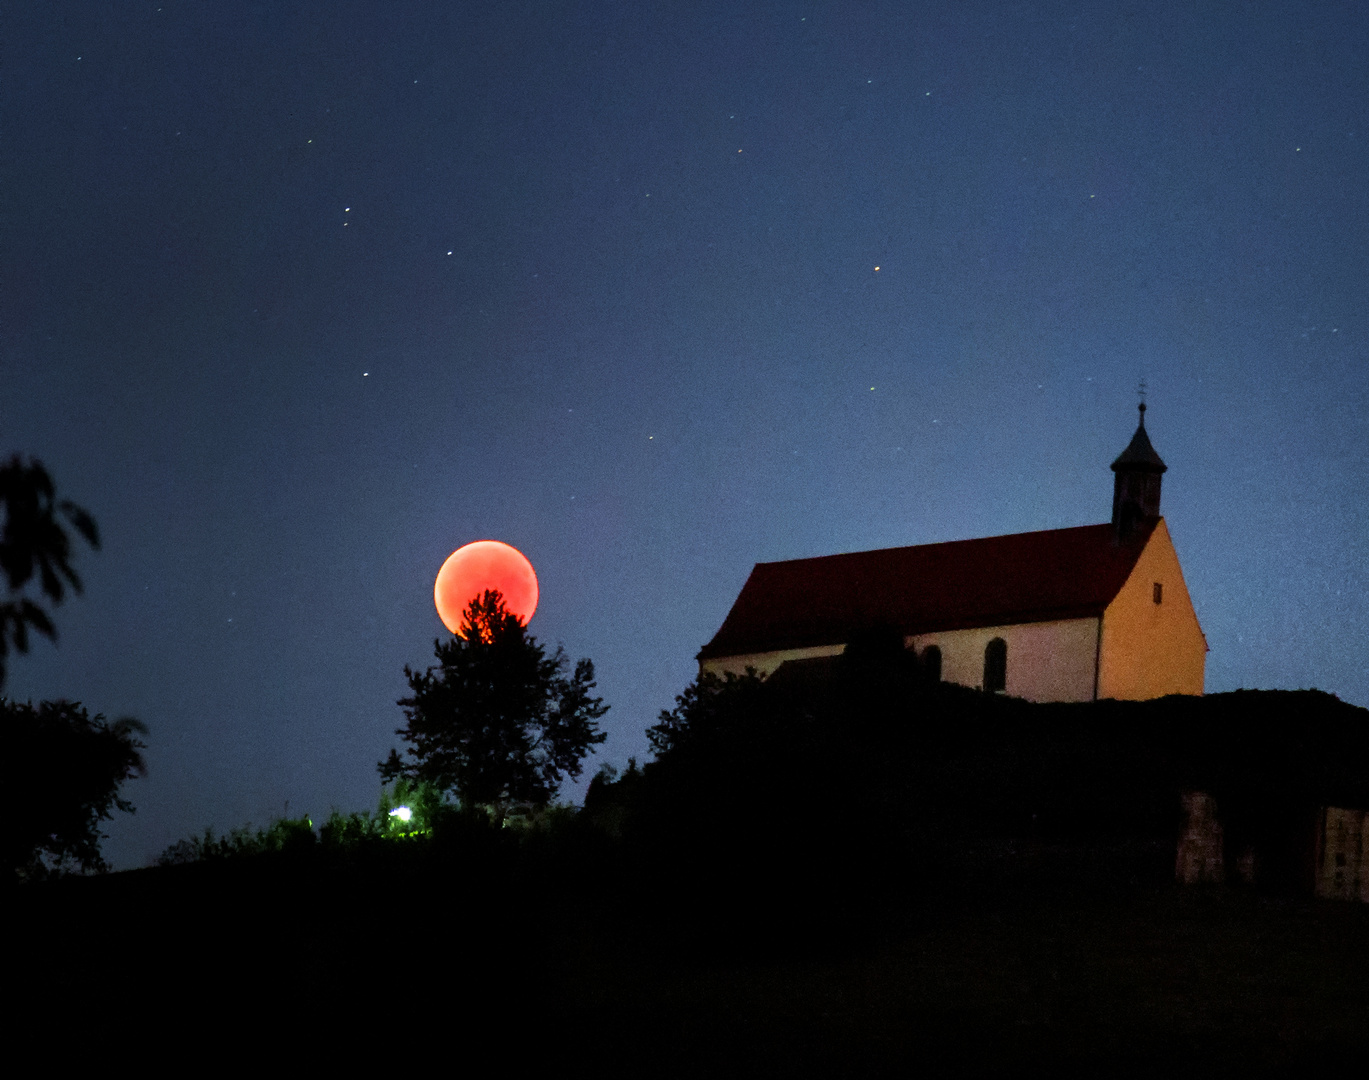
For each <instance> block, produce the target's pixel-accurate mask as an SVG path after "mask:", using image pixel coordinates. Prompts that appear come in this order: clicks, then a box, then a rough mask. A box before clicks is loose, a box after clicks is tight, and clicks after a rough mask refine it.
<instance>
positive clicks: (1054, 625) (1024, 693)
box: [906, 619, 1098, 701]
mask: <svg viewBox="0 0 1369 1080" xmlns="http://www.w3.org/2000/svg"><path fill="white" fill-rule="evenodd" d="M996 637H1001V638H1002V639H1003V640H1004V641H1005V642H1007V645H1008V679H1007V684H1008V685H1007V693H1008V694H1009V695H1010V696H1012V697H1020V698H1026V699H1027V700H1028V701H1092V700H1093V673H1094V661H1095V658H1096V657H1097V649H1098V620H1097V619H1060V620H1057V621H1054V622H1039V623H1020V624H1018V625H1016V626H985V627H978V628H976V629H974V630H949V631H944V632H942V633H936V634H918V635H916V636H914V637H910V638H907V639H906V643H907V644H910V645H912V646H913V647H915V648H916V649H917V651H918V653H919V654H920V653H921V652H922V650H923V649H925V648H926V647H927V646H928V645H936V646H938V647H939V648H940V649H941V678H942V679H943V680H945V681H946V682H954V683H959V684H960V685H961V686H976V687H977V686H981V685H982V684H983V682H984V647H985V646H986V645H988V644H989V642H990V641H992V640H993V639H994V638H996Z"/></svg>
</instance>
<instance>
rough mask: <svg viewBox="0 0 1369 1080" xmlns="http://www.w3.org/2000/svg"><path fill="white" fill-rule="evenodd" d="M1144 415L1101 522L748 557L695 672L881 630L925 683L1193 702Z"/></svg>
mask: <svg viewBox="0 0 1369 1080" xmlns="http://www.w3.org/2000/svg"><path fill="white" fill-rule="evenodd" d="M1145 420H1146V406H1145V403H1144V402H1142V403H1141V406H1140V423H1139V424H1138V426H1137V428H1136V433H1135V435H1133V436H1132V439H1131V442H1130V443H1129V444H1128V445H1127V448H1126V449H1125V450H1123V451H1122V453H1121V454H1120V455H1119V456H1118V458H1117V460H1116V461H1114V462H1113V463H1112V472H1113V493H1112V520H1111V521H1110V522H1107V523H1104V524H1099V525H1083V526H1080V527H1077V528H1070V529H1048V530H1044V531H1041V532H1028V533H1015V534H1012V535H1010V536H992V537H987V538H984V539H979V540H958V541H953V542H951V543H943V544H921V545H917V546H915V547H900V548H886V549H884V550H881V551H860V552H852V553H850V554H845V555H826V556H822V557H819V558H812V559H791V560H787V561H785V562H771V563H757V564H756V566H755V567H754V568H753V569H752V571H751V575H750V576H749V577H748V578H747V580H746V584H745V585H744V586H743V587H742V591H741V594H740V595H739V596H738V597H737V599H736V602H735V603H733V605H732V610H731V611H730V612H728V615H727V618H726V619H725V620H724V621H723V624H722V627H721V628H720V629H719V630H718V632H717V633H716V634H715V635H714V636H713V640H712V641H710V642H709V643H708V644H707V645H705V646H704V647H703V649H702V650H701V651H700V652H699V654H698V661H699V670H700V673H701V674H702V673H708V672H712V673H715V674H723V673H725V672H735V673H736V674H739V675H740V674H742V673H744V672H745V671H746V670H747V669H748V668H750V669H754V670H755V671H756V672H757V673H758V674H761V675H765V676H770V675H773V674H774V673H775V672H776V671H778V670H779V668H780V667H781V666H782V665H784V664H792V665H795V666H796V667H797V666H801V665H805V664H813V663H820V662H821V660H820V658H824V657H832V656H836V655H838V654H840V653H841V652H842V651H843V650H844V649H845V648H846V644H847V642H849V641H851V640H852V638H853V637H855V636H857V635H859V634H861V633H862V632H864V631H867V630H869V629H871V628H876V627H878V628H885V629H888V628H893V629H895V630H897V631H898V632H899V633H901V634H902V636H903V642H904V646H905V648H907V649H910V650H913V651H914V652H915V653H916V654H917V656H918V658H919V660H920V661H921V662H922V664H923V668H924V670H925V671H927V672H928V673H929V674H931V675H932V676H934V677H937V678H940V679H943V680H946V681H949V682H954V683H959V684H961V685H963V686H970V687H975V688H978V689H982V690H985V691H989V692H993V693H1002V694H1008V695H1011V696H1013V697H1020V698H1026V699H1027V700H1029V701H1096V700H1099V699H1101V698H1118V699H1125V700H1135V701H1139V700H1145V699H1147V698H1155V697H1162V696H1164V695H1165V694H1201V693H1202V692H1203V669H1204V666H1205V664H1206V660H1207V641H1206V638H1204V636H1203V632H1202V628H1201V627H1200V626H1199V625H1198V616H1197V614H1196V613H1195V612H1194V610H1193V603H1192V601H1191V600H1190V599H1189V595H1188V589H1187V587H1186V586H1185V584H1184V575H1183V571H1182V570H1181V569H1180V566H1179V557H1178V555H1177V554H1176V553H1175V550H1174V544H1173V541H1172V540H1171V539H1170V534H1169V527H1168V526H1167V525H1166V523H1165V519H1164V518H1163V517H1161V516H1160V484H1161V479H1162V477H1163V475H1164V473H1165V471H1166V468H1167V467H1166V465H1165V463H1164V462H1163V461H1162V460H1161V459H1160V455H1159V454H1157V453H1156V452H1155V448H1154V447H1153V446H1152V445H1151V442H1150V437H1149V436H1148V435H1147V434H1146V425H1145Z"/></svg>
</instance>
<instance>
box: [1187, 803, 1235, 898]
mask: <svg viewBox="0 0 1369 1080" xmlns="http://www.w3.org/2000/svg"><path fill="white" fill-rule="evenodd" d="M1184 813H1185V814H1186V815H1187V818H1188V820H1187V821H1186V822H1185V823H1184V831H1183V832H1182V833H1180V834H1179V851H1178V855H1177V857H1176V858H1175V860H1174V877H1175V880H1177V881H1180V882H1182V883H1183V884H1185V885H1199V884H1211V885H1219V884H1221V883H1222V882H1223V881H1225V880H1226V860H1225V855H1224V852H1223V843H1224V835H1223V832H1222V823H1221V822H1220V821H1218V820H1217V801H1216V800H1215V799H1214V798H1213V797H1212V796H1211V795H1208V794H1207V793H1206V792H1202V791H1189V792H1185V793H1184Z"/></svg>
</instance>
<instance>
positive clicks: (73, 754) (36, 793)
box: [0, 698, 147, 880]
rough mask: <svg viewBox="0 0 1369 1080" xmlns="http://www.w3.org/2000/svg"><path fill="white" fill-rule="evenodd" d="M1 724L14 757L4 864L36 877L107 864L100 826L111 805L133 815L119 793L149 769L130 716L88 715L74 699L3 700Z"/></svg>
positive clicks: (23, 875) (22, 876) (139, 726)
mask: <svg viewBox="0 0 1369 1080" xmlns="http://www.w3.org/2000/svg"><path fill="white" fill-rule="evenodd" d="M0 729H2V730H3V731H4V733H5V739H6V745H7V749H8V751H9V753H10V754H12V755H13V756H12V758H11V760H12V761H13V762H15V763H16V764H21V765H22V767H21V768H15V769H11V771H10V776H9V778H8V782H7V785H6V790H7V798H8V800H9V803H10V805H9V811H8V813H7V814H6V815H5V826H4V830H3V843H4V858H5V866H6V867H7V868H8V869H9V871H10V872H11V874H12V875H14V877H16V878H18V879H21V880H33V879H38V878H44V877H48V876H52V875H54V874H61V873H63V872H66V871H70V870H76V869H79V870H81V871H85V872H90V871H103V870H106V869H108V867H107V866H106V864H105V861H104V859H103V858H102V857H101V855H100V840H101V839H102V838H103V835H102V834H101V832H100V823H101V822H102V821H107V820H109V819H110V818H112V817H113V812H114V811H115V810H122V811H124V812H126V813H133V805H132V804H131V803H130V802H128V800H126V799H124V798H121V797H120V795H119V789H120V787H121V785H122V784H123V782H124V781H125V780H128V779H131V778H132V777H134V776H141V775H143V773H144V772H145V771H146V770H145V766H144V763H143V758H142V753H141V751H142V750H143V749H145V747H144V745H143V743H142V742H140V741H139V739H138V736H139V735H141V734H145V733H146V731H147V729H146V728H145V727H144V726H143V725H142V724H140V723H139V722H138V721H137V720H135V719H133V718H132V717H124V718H123V719H120V720H116V721H114V722H113V723H112V724H111V723H106V722H105V718H104V717H103V716H100V715H98V714H97V715H96V716H93V717H92V716H90V715H89V714H88V713H87V712H86V710H85V709H84V708H83V707H82V706H81V704H80V703H79V702H70V701H44V702H42V703H40V704H39V705H38V707H37V708H35V707H34V706H33V705H32V704H31V703H29V704H21V703H19V702H13V701H7V700H5V699H4V698H0Z"/></svg>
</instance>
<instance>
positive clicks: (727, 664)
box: [699, 645, 846, 675]
mask: <svg viewBox="0 0 1369 1080" xmlns="http://www.w3.org/2000/svg"><path fill="white" fill-rule="evenodd" d="M845 648H846V646H845V645H817V646H814V647H813V648H811V649H780V650H777V651H776V652H760V653H743V654H742V655H741V656H720V657H718V658H717V659H716V660H705V661H704V662H703V663H701V664H700V665H699V671H700V672H701V673H704V672H711V673H712V674H714V675H723V674H724V673H726V672H729V671H730V672H732V673H733V674H734V675H744V674H746V669H747V668H755V669H756V674H757V675H773V674H774V673H775V669H776V668H777V667H779V666H780V665H781V664H783V663H784V662H785V661H786V660H808V659H811V658H812V657H814V656H838V655H840V654H841V652H842V651H843V650H844V649H845Z"/></svg>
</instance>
